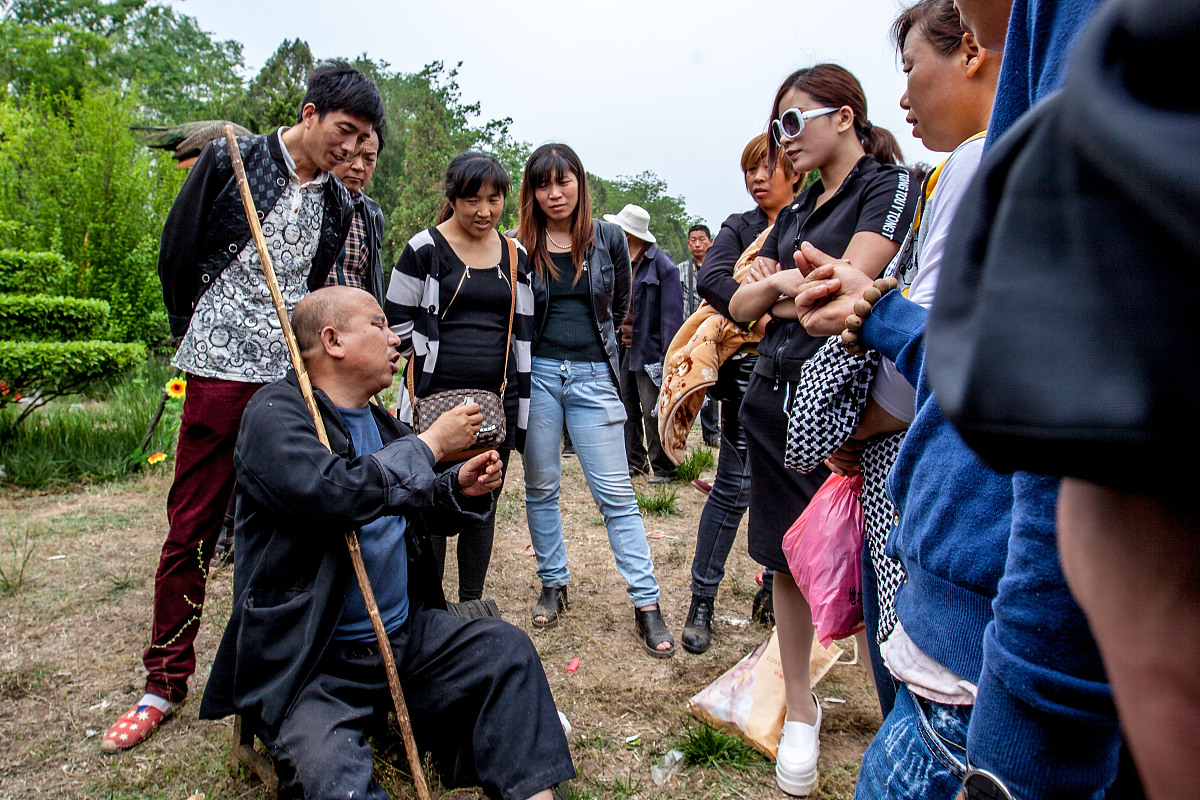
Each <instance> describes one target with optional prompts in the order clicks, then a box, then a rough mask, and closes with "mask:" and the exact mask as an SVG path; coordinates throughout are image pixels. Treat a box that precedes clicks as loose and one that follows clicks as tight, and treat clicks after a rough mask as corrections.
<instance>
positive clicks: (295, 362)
mask: <svg viewBox="0 0 1200 800" xmlns="http://www.w3.org/2000/svg"><path fill="white" fill-rule="evenodd" d="M225 140H226V141H227V142H228V143H229V158H230V160H231V161H232V162H233V172H234V174H235V175H236V176H237V184H238V190H239V191H240V192H241V195H242V206H243V207H244V208H245V210H246V220H247V221H248V222H249V223H250V233H251V235H252V236H253V237H254V246H255V247H256V248H257V249H258V260H259V261H260V262H262V270H263V275H264V277H265V278H266V280H267V288H268V289H270V291H271V302H272V303H274V304H275V313H276V314H278V315H279V325H280V327H281V328H282V329H283V339H284V341H285V342H287V348H288V355H289V356H290V357H291V359H292V368H293V369H294V370H296V378H297V379H298V380H299V381H300V392H301V394H303V395H304V402H305V404H306V405H307V406H308V411H309V413H310V414H312V418H313V423H314V424H315V425H316V426H317V438H318V439H320V440H321V444H323V445H325V447H326V449H329V436H328V434H326V432H325V423H324V421H323V420H322V419H321V409H320V408H318V407H317V399H316V397H315V396H314V395H313V390H312V383H310V382H309V379H308V370H306V369H305V368H304V360H303V359H301V358H300V346H299V345H298V344H297V343H296V336H295V334H294V333H292V323H291V321H290V320H289V319H288V310H287V306H285V305H284V303H283V295H282V294H281V293H280V291H279V282H278V281H277V280H276V279H275V268H274V267H273V266H272V265H271V254H270V253H269V252H268V251H267V241H266V239H264V238H263V232H262V226H261V225H260V224H259V222H258V211H257V210H256V209H255V207H254V198H253V197H251V195H250V184H249V183H248V182H247V181H246V168H245V166H244V165H243V164H242V152H241V149H240V148H239V147H238V143H237V137H236V136H235V135H234V132H233V127H232V126H231V125H229V124H228V123H226V124H225ZM330 452H332V450H330ZM346 547H347V548H348V549H349V550H350V560H351V562H353V564H354V576H355V577H356V578H358V588H359V590H360V591H361V592H362V596H363V603H364V604H365V605H366V607H367V614H369V615H370V617H371V627H373V628H374V629H375V638H376V639H377V640H378V642H379V653H380V655H382V656H383V668H384V670H385V671H386V672H387V681H388V688H389V689H391V691H392V703H393V705H395V707H396V721H397V723H399V725H400V735H401V737H403V739H404V749H405V750H406V751H407V753H408V766H409V768H410V769H411V770H412V776H413V783H414V784H416V787H417V797H418V798H420V800H430V796H429V786H428V784H426V782H425V771H424V770H423V769H421V754H420V752H419V751H418V750H417V740H416V737H414V736H413V729H412V719H411V718H410V717H409V716H408V706H407V705H406V704H405V702H404V692H403V691H401V689H400V676H399V674H398V673H397V672H396V659H395V657H394V656H393V655H392V647H391V644H390V643H389V641H388V635H387V631H386V630H384V627H383V620H382V619H381V618H380V616H379V606H377V605H376V604H375V592H373V591H372V590H371V581H370V579H369V578H368V577H367V568H366V566H365V565H364V564H363V557H362V549H361V548H360V547H359V545H358V531H354V530H351V531H347V532H346Z"/></svg>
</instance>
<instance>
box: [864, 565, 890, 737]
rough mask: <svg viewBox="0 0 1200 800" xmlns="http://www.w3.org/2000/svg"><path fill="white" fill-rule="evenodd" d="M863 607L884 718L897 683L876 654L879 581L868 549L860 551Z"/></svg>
mask: <svg viewBox="0 0 1200 800" xmlns="http://www.w3.org/2000/svg"><path fill="white" fill-rule="evenodd" d="M862 605H863V623H864V625H865V626H866V631H867V654H868V655H869V656H870V658H871V664H870V666H871V674H873V675H874V676H875V695H876V696H877V697H878V698H879V710H880V711H882V712H883V716H884V717H885V718H886V717H887V715H888V714H890V713H892V706H894V705H895V704H896V686H897V685H898V681H897V680H896V678H895V676H893V675H892V673H891V670H889V669H888V668H887V664H885V663H884V662H883V655H882V654H881V653H880V652H879V579H878V578H877V577H876V575H875V562H874V561H872V560H871V548H870V547H863V550H862Z"/></svg>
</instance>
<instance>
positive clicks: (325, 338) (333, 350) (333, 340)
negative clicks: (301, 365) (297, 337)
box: [321, 325, 346, 359]
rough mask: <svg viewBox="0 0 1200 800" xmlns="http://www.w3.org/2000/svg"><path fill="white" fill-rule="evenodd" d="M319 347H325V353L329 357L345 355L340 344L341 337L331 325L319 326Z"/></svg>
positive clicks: (342, 356) (344, 350)
mask: <svg viewBox="0 0 1200 800" xmlns="http://www.w3.org/2000/svg"><path fill="white" fill-rule="evenodd" d="M321 347H323V348H325V355H327V356H329V357H330V358H339V359H340V358H345V357H346V348H345V347H344V346H343V345H342V337H341V336H339V335H338V332H337V328H335V327H333V326H332V325H326V326H325V327H324V328H321Z"/></svg>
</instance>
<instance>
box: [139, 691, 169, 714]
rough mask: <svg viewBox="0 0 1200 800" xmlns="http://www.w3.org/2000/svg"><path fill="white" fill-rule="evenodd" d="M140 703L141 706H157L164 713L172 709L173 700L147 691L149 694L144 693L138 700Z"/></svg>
mask: <svg viewBox="0 0 1200 800" xmlns="http://www.w3.org/2000/svg"><path fill="white" fill-rule="evenodd" d="M138 705H139V706H150V707H152V708H157V709H158V710H159V711H161V712H163V713H164V714H165V713H167V712H168V711H170V710H171V701H170V700H168V699H166V698H165V697H159V696H158V695H156V694H149V693H147V694H144V695H142V699H141V700H138Z"/></svg>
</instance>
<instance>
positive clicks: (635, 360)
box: [604, 204, 683, 483]
mask: <svg viewBox="0 0 1200 800" xmlns="http://www.w3.org/2000/svg"><path fill="white" fill-rule="evenodd" d="M604 219H605V220H607V221H608V222H612V223H614V224H616V225H619V226H620V227H621V229H622V230H623V231H625V239H626V241H627V242H628V243H629V263H630V264H632V265H633V299H632V301H631V303H630V307H629V316H628V317H627V318H626V319H625V323H624V324H623V325H622V326H621V345H622V359H621V361H622V363H621V400H622V401H623V402H624V403H625V413H626V419H625V456H626V458H627V459H628V462H629V474H630V475H631V476H633V475H643V474H645V473H647V472H651V473H652V474H651V476H650V482H651V483H666V482H667V481H669V480H671V477H672V476H673V475H674V473H675V465H674V464H672V463H671V459H669V458H667V454H666V453H665V452H663V449H662V443H661V442H660V441H659V438H658V420H657V419H655V418H654V417H653V416H651V414H652V413H653V411H654V409H655V407H656V406H657V405H658V387H659V385H660V384H661V383H662V363H663V355H664V354H665V353H666V351H667V345H669V344H670V343H671V338H672V337H673V336H674V335H675V331H677V330H679V326H680V325H682V324H683V290H682V287H681V286H680V284H679V270H677V269H676V268H675V262H674V261H672V260H671V257H670V256H668V255H667V254H666V252H664V251H663V250H661V249H659V247H658V245H657V244H655V237H654V234H652V233H651V232H650V213H649V212H648V211H646V209H644V208H642V207H641V206H637V205H633V204H630V205H627V206H625V207H624V208H623V209H621V212H620V213H619V214H605V215H604ZM643 427H644V428H645V439H644V441H643V438H642V428H643Z"/></svg>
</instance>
